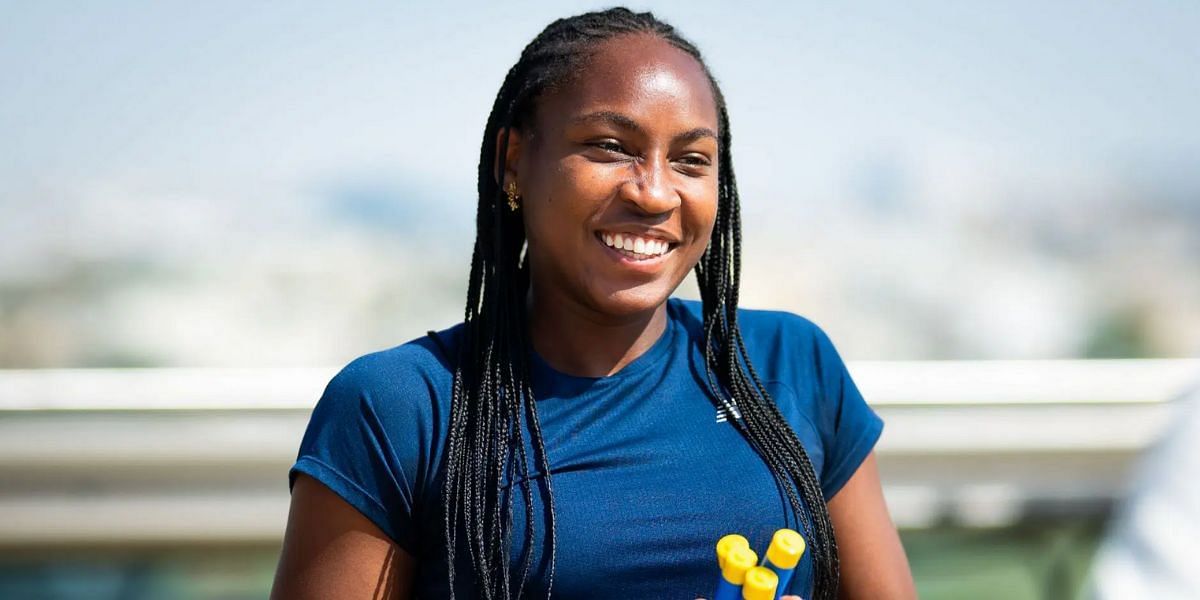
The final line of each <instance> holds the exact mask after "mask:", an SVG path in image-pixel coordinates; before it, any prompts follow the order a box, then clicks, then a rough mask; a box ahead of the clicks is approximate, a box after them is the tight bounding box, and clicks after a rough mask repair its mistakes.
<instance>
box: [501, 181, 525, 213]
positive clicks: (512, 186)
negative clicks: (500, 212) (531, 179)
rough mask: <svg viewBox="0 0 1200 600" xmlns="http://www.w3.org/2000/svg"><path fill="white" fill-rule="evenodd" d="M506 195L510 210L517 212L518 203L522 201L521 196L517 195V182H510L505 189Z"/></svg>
mask: <svg viewBox="0 0 1200 600" xmlns="http://www.w3.org/2000/svg"><path fill="white" fill-rule="evenodd" d="M504 193H505V194H508V208H509V210H513V211H515V210H517V207H518V206H519V205H518V204H517V201H518V200H520V199H521V195H520V194H518V193H517V182H515V181H512V180H509V182H508V185H507V186H505V187H504Z"/></svg>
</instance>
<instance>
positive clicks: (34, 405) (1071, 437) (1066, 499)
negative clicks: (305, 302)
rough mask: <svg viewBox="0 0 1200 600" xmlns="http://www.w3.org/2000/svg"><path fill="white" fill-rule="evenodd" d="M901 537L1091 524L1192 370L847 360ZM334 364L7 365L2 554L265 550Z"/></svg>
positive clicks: (278, 528)
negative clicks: (906, 532)
mask: <svg viewBox="0 0 1200 600" xmlns="http://www.w3.org/2000/svg"><path fill="white" fill-rule="evenodd" d="M850 370H851V372H852V374H853V375H854V378H855V380H856V381H857V383H858V385H859V387H860V389H861V390H862V392H863V395H864V396H865V397H867V398H868V400H869V401H870V403H871V404H872V406H873V407H874V408H875V409H876V410H877V411H878V412H879V413H880V415H881V416H882V417H883V418H884V421H885V422H886V427H885V432H884V437H883V439H882V440H881V441H880V444H879V446H878V448H877V449H878V454H879V460H880V467H881V469H882V472H883V476H884V484H885V492H886V494H887V496H888V502H889V506H890V508H891V510H892V513H893V517H894V518H895V520H896V521H897V523H898V524H899V525H901V526H902V527H924V526H928V525H930V524H934V523H938V522H943V521H947V520H949V521H952V522H956V523H960V524H965V525H968V526H1002V525H1005V524H1008V523H1012V522H1014V521H1015V520H1018V519H1021V518H1027V517H1031V516H1037V515H1038V514H1044V513H1051V514H1064V513H1071V514H1096V513H1102V512H1103V511H1105V510H1107V509H1108V507H1109V506H1110V505H1111V503H1112V501H1113V500H1114V499H1116V498H1118V497H1119V496H1120V495H1121V494H1122V492H1123V489H1124V486H1125V481H1126V478H1127V474H1128V472H1129V469H1130V468H1131V466H1132V465H1133V463H1134V461H1135V459H1136V457H1137V455H1138V454H1139V453H1140V452H1141V451H1142V450H1143V449H1144V448H1145V447H1146V446H1147V445H1148V444H1150V443H1151V442H1152V441H1153V440H1154V439H1155V438H1156V436H1157V435H1158V433H1159V432H1160V430H1161V429H1162V427H1163V425H1164V424H1165V423H1166V422H1167V421H1168V420H1169V418H1170V413H1171V410H1172V408H1173V405H1172V403H1171V402H1170V400H1171V399H1173V398H1175V397H1177V396H1178V395H1179V394H1181V393H1182V392H1183V391H1184V390H1186V389H1187V388H1188V387H1189V386H1190V385H1193V384H1194V383H1195V382H1197V381H1200V360H1114V361H995V362H960V361H941V362H854V363H851V365H850ZM335 372H336V369H332V368H329V369H217V370H214V369H127V370H40V371H39V370H33V371H0V546H2V547H10V548H11V547H14V546H28V545H39V546H72V545H93V544H107V543H112V544H129V543H171V544H194V543H226V544H227V543H275V542H277V541H278V540H279V538H280V536H281V535H282V531H283V525H284V521H285V518H286V513H287V504H288V494H287V469H288V467H289V466H290V464H291V462H292V460H293V459H294V458H295V453H296V449H297V447H298V444H299V441H300V436H301V434H302V432H303V430H304V426H305V424H306V423H307V421H308V416H309V411H310V410H311V408H312V406H313V404H314V403H315V402H316V399H317V398H318V397H319V396H320V393H321V391H322V390H323V389H324V386H325V384H326V382H328V380H329V378H330V377H332V376H333V374H334V373H335Z"/></svg>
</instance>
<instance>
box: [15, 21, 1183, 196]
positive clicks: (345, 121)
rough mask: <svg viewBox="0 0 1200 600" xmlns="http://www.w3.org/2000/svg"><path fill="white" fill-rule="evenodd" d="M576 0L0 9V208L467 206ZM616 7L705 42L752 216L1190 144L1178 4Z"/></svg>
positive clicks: (1155, 165)
mask: <svg viewBox="0 0 1200 600" xmlns="http://www.w3.org/2000/svg"><path fill="white" fill-rule="evenodd" d="M445 6H449V8H445ZM593 6H599V5H598V4H596V3H579V2H574V3H572V2H557V3H539V2H507V3H483V2H470V3H458V4H454V5H442V7H439V8H435V7H433V6H432V5H428V4H416V3H408V2H381V3H352V2H339V3H317V2H312V3H299V2H296V3H247V2H203V3H194V2H191V3H189V2H103V3H66V2H38V3H33V2H5V3H3V4H0V7H2V8H0V10H2V12H3V14H4V18H3V19H0V89H3V90H4V92H3V93H2V94H0V137H2V138H3V139H4V140H5V141H4V143H3V144H0V201H5V200H7V201H8V202H10V203H11V202H13V201H16V202H18V203H19V202H20V201H21V199H22V198H25V197H27V193H28V192H29V191H30V190H35V189H38V188H39V186H44V185H45V184H46V182H47V181H55V182H62V181H74V182H78V185H79V186H87V185H90V183H89V182H98V181H99V182H103V181H113V180H118V181H130V180H132V181H153V182H156V184H158V185H165V186H168V187H174V188H181V187H182V188H187V187H189V186H194V187H197V188H204V187H206V186H210V187H211V186H214V185H216V186H218V187H225V186H233V187H236V186H241V185H246V186H254V185H270V186H276V187H279V188H283V189H296V190H304V189H309V188H311V187H313V186H317V187H320V186H327V185H330V182H339V181H351V182H361V181H372V180H379V181H399V182H403V183H402V184H401V185H404V186H408V185H410V184H411V185H412V186H414V187H416V188H420V189H424V190H436V192H435V193H440V194H444V195H445V199H444V201H445V202H447V203H448V205H449V206H452V207H459V206H461V207H463V208H464V210H465V209H466V208H468V207H470V206H471V204H472V203H473V200H472V198H471V195H472V193H473V188H474V182H473V177H474V168H475V167H474V163H475V161H476V160H477V156H478V154H477V153H478V144H479V136H480V133H481V131H482V128H483V122H484V120H485V118H486V114H487V111H488V109H489V108H490V104H491V101H492V98H493V97H494V95H495V92H496V89H497V88H498V86H499V83H500V80H501V78H502V76H503V74H504V72H505V71H506V69H507V68H508V66H510V65H511V64H512V62H513V61H514V60H515V59H516V57H517V55H518V54H519V52H520V49H521V47H522V46H523V45H524V44H525V43H526V42H527V41H528V40H529V39H530V38H531V37H532V36H533V35H534V34H536V32H537V31H538V30H539V29H540V28H541V27H543V26H544V25H545V24H546V23H548V22H549V21H550V20H552V19H553V18H555V17H557V16H563V15H566V14H571V13H574V12H578V11H581V10H584V9H586V8H589V7H593ZM632 6H634V7H635V8H651V9H654V10H655V11H656V12H657V13H658V14H659V15H660V16H662V17H664V18H666V19H667V20H669V21H670V22H672V23H674V24H675V25H676V26H677V27H679V28H680V29H681V30H682V31H683V32H684V33H685V34H686V35H688V36H689V37H691V38H692V39H693V40H695V41H696V42H697V43H698V44H699V45H700V47H701V48H702V50H703V51H704V52H705V53H706V54H707V55H708V57H709V60H710V62H711V65H712V67H713V69H714V71H715V72H716V74H717V76H718V77H719V79H720V80H721V82H722V84H723V87H724V90H725V93H726V95H727V97H728V99H729V104H730V110H731V114H732V120H733V130H734V134H735V159H736V164H737V167H738V170H739V176H740V177H739V178H740V180H741V181H742V183H743V187H744V189H743V196H744V197H746V198H748V199H750V198H752V199H754V200H755V203H754V204H751V205H749V206H748V211H749V212H751V213H753V212H754V211H756V210H759V211H761V210H770V211H773V210H776V209H778V208H781V207H788V206H794V205H796V204H797V203H800V202H808V203H820V202H822V201H837V200H838V199H840V198H844V197H845V196H846V195H847V194H851V195H852V194H854V193H856V192H855V190H861V189H864V188H870V187H871V186H872V185H877V184H878V182H879V181H883V182H885V183H886V182H889V181H892V180H896V181H897V182H899V183H896V185H904V183H903V182H904V181H907V180H912V179H916V180H920V181H921V182H924V183H918V184H913V185H915V187H917V188H927V187H929V185H930V184H929V183H928V181H927V180H929V179H930V178H934V179H936V178H938V177H942V176H943V171H955V173H958V174H957V175H954V176H955V177H962V176H964V175H962V173H967V174H970V173H977V174H978V173H979V172H983V171H988V170H989V169H992V170H1000V171H1001V172H1002V173H1001V174H1000V175H985V176H982V177H983V178H984V180H986V181H991V180H992V179H994V178H995V177H1000V178H1009V177H1012V178H1016V179H1017V180H1020V181H1033V182H1035V183H1036V182H1037V181H1038V179H1039V178H1046V177H1049V178H1051V179H1053V178H1055V177H1060V176H1061V174H1062V173H1075V174H1077V175H1078V177H1080V178H1083V179H1087V178H1089V177H1101V178H1104V179H1105V180H1108V179H1111V178H1113V177H1116V178H1118V179H1119V178H1122V177H1132V178H1137V177H1142V178H1143V179H1146V178H1149V179H1155V180H1157V179H1170V178H1171V177H1176V178H1178V177H1183V178H1184V179H1187V177H1185V176H1180V175H1179V173H1180V172H1183V171H1188V170H1190V169H1192V168H1193V167H1194V166H1195V163H1196V161H1195V160H1193V159H1190V158H1188V157H1194V156H1200V77H1196V74H1195V73H1196V66H1197V65H1200V42H1197V36H1196V32H1197V31H1200V4H1196V3H1191V2H1138V3H1135V2H1106V3H1091V2H1061V3H1041V2H1005V3H986V4H985V3H974V2H971V3H962V2H960V3H950V2H942V3H927V2H914V3H891V2H863V3H855V4H852V5H851V4H839V5H838V6H836V7H834V6H830V5H829V4H827V3H811V2H779V3H738V4H736V5H735V4H733V3H728V2H700V3H686V4H685V3H662V4H637V5H632ZM864 173H865V175H864ZM879 173H884V175H883V176H880V175H879ZM888 173H897V175H895V176H894V177H893V176H890V175H887V174H888ZM1147 173H1148V174H1149V175H1146V174H1147ZM864 178H865V179H866V180H867V183H866V184H865V185H864V184H863V182H862V181H859V180H861V179H864ZM218 182H219V183H218ZM871 182H875V183H871ZM971 185H973V184H970V183H967V184H964V187H965V189H970V187H971ZM934 186H935V187H936V184H934ZM951 187H953V185H951ZM952 196H953V195H952ZM963 201H968V200H967V199H963Z"/></svg>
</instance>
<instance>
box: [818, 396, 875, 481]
mask: <svg viewBox="0 0 1200 600" xmlns="http://www.w3.org/2000/svg"><path fill="white" fill-rule="evenodd" d="M881 435H883V419H880V418H879V416H878V415H874V418H873V419H872V420H871V422H870V426H869V427H867V428H866V429H865V430H864V431H863V433H862V435H860V436H859V438H858V440H856V441H855V442H854V445H853V446H851V448H850V451H849V452H847V453H846V455H845V456H846V458H845V460H843V461H842V462H841V463H839V464H837V465H831V467H832V468H831V469H830V470H829V471H828V472H829V473H831V474H833V475H834V477H833V478H832V479H830V480H829V481H828V482H826V483H823V484H822V485H821V491H822V493H823V494H824V495H825V500H826V501H829V500H830V499H832V498H833V497H834V496H835V495H837V493H838V492H839V491H841V489H842V487H843V486H845V485H846V482H847V481H849V480H850V477H852V476H853V475H854V473H855V472H856V471H857V470H858V467H860V466H862V463H863V461H865V460H866V459H867V456H868V455H869V454H870V453H871V450H872V449H874V448H875V444H876V443H877V442H878V441H879V438H880V436H881Z"/></svg>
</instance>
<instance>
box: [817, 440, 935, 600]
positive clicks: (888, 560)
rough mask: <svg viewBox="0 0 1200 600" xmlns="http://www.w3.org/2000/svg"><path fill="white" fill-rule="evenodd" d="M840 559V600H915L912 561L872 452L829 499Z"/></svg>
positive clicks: (830, 515)
mask: <svg viewBox="0 0 1200 600" xmlns="http://www.w3.org/2000/svg"><path fill="white" fill-rule="evenodd" d="M829 517H830V519H832V520H833V529H834V532H835V534H836V535H837V545H838V556H839V557H840V559H841V572H842V579H841V584H840V585H839V589H840V594H839V596H840V597H841V598H848V599H857V598H886V599H888V600H892V599H897V598H898V599H905V600H907V599H909V598H916V597H917V591H916V586H915V585H914V584H913V579H912V571H910V570H909V567H908V557H906V556H905V555H904V547H903V546H902V545H901V544H900V534H899V533H897V532H896V526H895V525H893V524H892V517H891V515H890V514H888V509H887V504H885V503H884V500H883V487H882V485H880V483H879V467H878V465H876V463H875V453H874V452H871V454H869V455H868V456H867V459H866V460H864V461H863V463H862V465H860V466H859V467H858V470H857V471H855V472H854V475H852V476H851V477H850V481H847V482H846V485H845V486H843V487H842V489H841V490H838V493H837V494H835V495H834V496H833V498H832V499H830V501H829Z"/></svg>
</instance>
